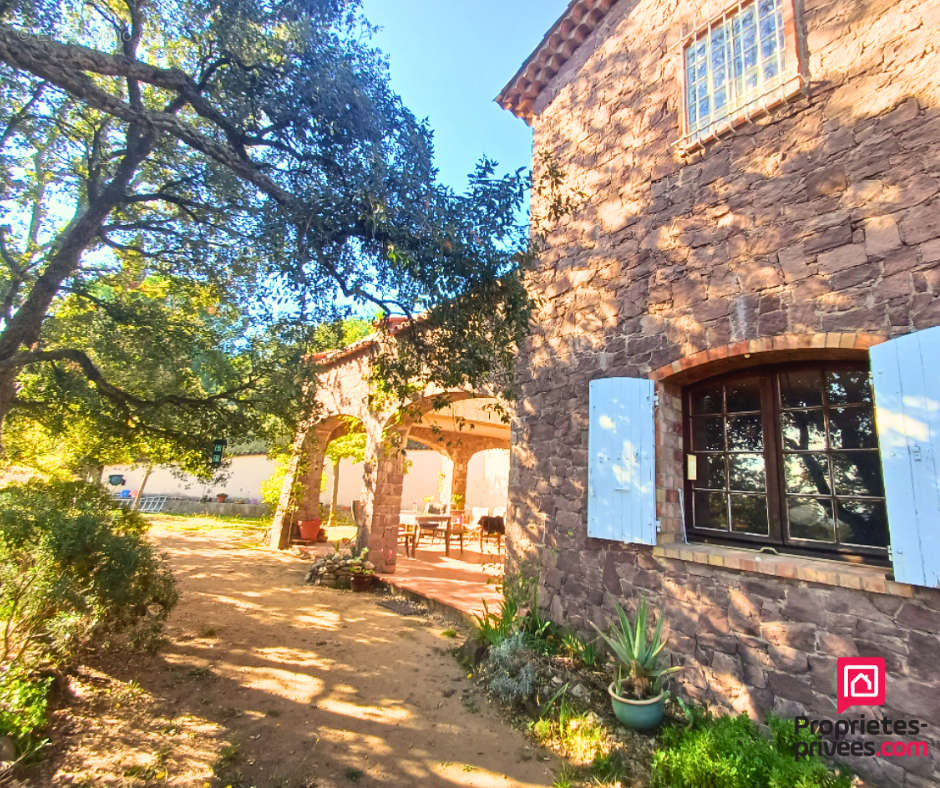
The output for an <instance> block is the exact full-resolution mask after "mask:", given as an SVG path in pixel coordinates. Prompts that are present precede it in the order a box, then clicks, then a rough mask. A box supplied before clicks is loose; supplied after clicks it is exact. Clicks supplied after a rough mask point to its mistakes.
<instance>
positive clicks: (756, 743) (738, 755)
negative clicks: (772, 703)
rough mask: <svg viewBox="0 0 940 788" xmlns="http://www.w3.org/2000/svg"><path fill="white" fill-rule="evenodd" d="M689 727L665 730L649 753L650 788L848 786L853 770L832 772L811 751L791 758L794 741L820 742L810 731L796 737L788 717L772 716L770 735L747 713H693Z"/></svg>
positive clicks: (769, 721)
mask: <svg viewBox="0 0 940 788" xmlns="http://www.w3.org/2000/svg"><path fill="white" fill-rule="evenodd" d="M690 722H691V727H683V726H674V727H668V728H666V729H664V730H663V732H662V735H661V739H660V749H659V750H658V751H657V752H656V753H655V754H654V756H653V768H652V778H651V783H650V784H651V786H652V787H653V788H849V786H851V784H852V781H851V775H849V774H848V773H846V772H844V771H843V772H838V773H834V772H832V771H831V770H830V769H829V768H828V766H827V765H826V763H825V762H824V761H823V760H822V759H821V758H819V757H818V756H814V757H811V758H801V759H800V760H799V761H797V760H796V759H795V758H794V746H795V744H796V743H797V742H798V741H805V742H809V741H818V737H816V736H812V735H810V734H809V733H808V731H802V732H801V733H800V735H799V736H797V734H796V733H795V731H794V726H793V723H792V721H786V720H781V719H778V718H776V717H771V718H770V719H769V720H768V726H769V728H770V734H769V735H765V734H763V733H761V731H760V729H759V728H758V727H757V725H755V724H754V722H753V721H752V720H751V719H749V718H748V717H747V715H744V714H742V715H740V716H738V717H728V716H722V717H712V716H710V715H705V714H701V713H696V714H693V715H692V716H691V720H690Z"/></svg>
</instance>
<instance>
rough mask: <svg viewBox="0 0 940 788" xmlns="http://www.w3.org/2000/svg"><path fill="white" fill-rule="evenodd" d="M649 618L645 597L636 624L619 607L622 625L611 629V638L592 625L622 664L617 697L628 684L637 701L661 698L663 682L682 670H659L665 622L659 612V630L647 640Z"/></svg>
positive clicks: (637, 614) (678, 668)
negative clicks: (659, 695)
mask: <svg viewBox="0 0 940 788" xmlns="http://www.w3.org/2000/svg"><path fill="white" fill-rule="evenodd" d="M647 617H648V610H647V606H646V598H645V597H644V598H642V599H640V604H639V606H638V607H637V611H636V621H630V618H629V616H627V614H626V613H625V612H624V610H623V608H622V607H620V605H617V618H618V620H619V624H614V625H613V626H612V627H611V628H610V634H608V633H606V632H604V631H603V630H602V629H601V628H600V627H599V626H597V624H595V623H594V622H593V621H592V622H591V626H592V627H594V629H596V630H597V632H598V634H599V635H600V636H601V637H602V638H603V639H604V642H605V643H606V644H607V645H608V646H609V647H610V650H611V651H612V652H613V653H614V656H615V657H616V658H617V661H618V663H619V665H618V667H617V681H616V683H615V687H616V691H617V694H618V695H622V694H623V693H622V692H621V687H622V685H623V684H624V682H626V684H627V686H628V688H629V689H630V690H631V691H632V693H633V695H635V696H636V698H637V699H638V700H643V699H645V698H652V697H655V696H656V695H658V694H659V692H660V691H661V690H662V684H663V679H664V678H665V677H666V676H668V675H669V674H670V673H675V672H676V671H677V670H681V666H675V667H670V668H663V667H661V666H660V663H659V654H660V652H661V651H662V650H663V648H664V647H665V646H666V638H665V637H664V636H663V621H664V619H663V616H662V614H661V613H660V612H659V611H656V627H655V629H654V631H653V636H652V637H650V638H647V632H648V627H647Z"/></svg>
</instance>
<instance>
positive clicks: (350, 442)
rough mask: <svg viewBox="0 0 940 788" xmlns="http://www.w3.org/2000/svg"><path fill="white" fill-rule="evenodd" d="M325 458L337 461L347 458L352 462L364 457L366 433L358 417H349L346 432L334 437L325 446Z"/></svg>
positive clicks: (360, 460)
mask: <svg viewBox="0 0 940 788" xmlns="http://www.w3.org/2000/svg"><path fill="white" fill-rule="evenodd" d="M325 453H326V458H327V459H328V460H329V461H330V462H332V463H337V462H339V461H340V460H342V459H345V458H348V459H350V460H352V462H362V461H363V460H364V459H365V457H366V433H365V431H364V430H363V428H362V423H361V422H360V421H359V420H358V419H352V418H350V419H349V424H348V432H347V433H346V434H345V435H342V436H340V437H339V438H334V439H333V440H331V441H330V443H329V445H328V446H327V447H326V452H325Z"/></svg>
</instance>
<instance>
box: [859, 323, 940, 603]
mask: <svg viewBox="0 0 940 788" xmlns="http://www.w3.org/2000/svg"><path fill="white" fill-rule="evenodd" d="M869 354H870V356H871V374H872V383H873V387H874V390H875V421H876V424H877V428H878V441H879V443H880V446H881V467H882V471H883V473H884V482H885V498H886V500H887V506H888V529H889V531H890V532H891V554H892V560H893V562H894V576H895V579H896V580H897V581H898V582H900V583H912V584H915V585H921V586H930V587H934V586H940V549H938V543H940V326H937V327H935V328H928V329H926V330H924V331H915V332H914V333H912V334H906V335H904V336H902V337H898V338H897V339H892V340H889V341H888V342H885V343H883V344H881V345H875V346H874V347H873V348H872V349H871V350H870V351H869Z"/></svg>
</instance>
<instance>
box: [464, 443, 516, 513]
mask: <svg viewBox="0 0 940 788" xmlns="http://www.w3.org/2000/svg"><path fill="white" fill-rule="evenodd" d="M508 495H509V450H508V449H489V450H488V451H481V452H477V453H476V454H474V455H473V456H472V457H471V458H470V465H469V467H468V468H467V508H473V507H481V508H485V509H495V508H497V507H500V506H505V505H506V498H507V497H508Z"/></svg>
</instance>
